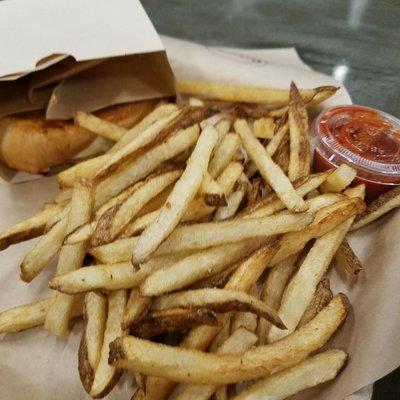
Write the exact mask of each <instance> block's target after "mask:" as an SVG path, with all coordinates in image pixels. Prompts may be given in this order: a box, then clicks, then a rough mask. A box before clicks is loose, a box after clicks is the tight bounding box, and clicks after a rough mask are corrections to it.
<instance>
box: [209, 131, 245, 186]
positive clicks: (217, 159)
mask: <svg viewBox="0 0 400 400" xmlns="http://www.w3.org/2000/svg"><path fill="white" fill-rule="evenodd" d="M239 145H240V139H239V136H238V135H236V133H228V134H226V135H225V137H224V138H223V139H222V140H221V142H220V143H219V144H218V146H217V147H216V148H215V151H214V155H213V157H212V158H211V160H210V165H209V167H208V172H209V173H210V175H211V176H212V177H213V178H216V177H217V176H218V175H219V174H220V173H221V172H222V171H223V170H224V169H225V168H226V167H227V166H228V164H229V163H230V162H231V161H232V159H233V157H234V155H235V154H236V152H237V151H238V149H239Z"/></svg>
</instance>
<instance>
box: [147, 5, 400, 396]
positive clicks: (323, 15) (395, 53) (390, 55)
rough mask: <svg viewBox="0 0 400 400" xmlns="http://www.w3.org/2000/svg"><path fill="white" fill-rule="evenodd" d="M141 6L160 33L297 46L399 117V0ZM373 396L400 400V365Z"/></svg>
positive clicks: (361, 96) (366, 99)
mask: <svg viewBox="0 0 400 400" xmlns="http://www.w3.org/2000/svg"><path fill="white" fill-rule="evenodd" d="M142 4H143V6H144V7H145V9H146V11H147V12H148V14H149V16H150V18H151V20H152V21H153V23H154V25H155V27H156V29H157V30H158V32H159V33H162V34H166V35H170V36H175V37H178V38H182V39H188V40H193V41H197V42H200V43H202V44H207V45H217V46H236V47H244V48H266V47H269V48H271V47H288V46H295V47H296V48H297V50H298V52H299V54H300V56H301V57H302V59H303V60H304V61H305V62H306V63H307V64H309V65H310V66H312V67H313V68H314V69H316V70H317V71H320V72H324V73H326V74H330V75H334V76H335V77H336V79H337V80H339V81H341V82H342V83H344V84H345V85H346V87H347V89H348V90H349V92H350V95H351V96H352V99H353V101H354V103H357V104H362V105H366V106H372V107H376V108H379V109H382V110H385V111H387V112H389V113H391V114H393V115H396V116H397V117H400V95H399V94H400V76H399V75H400V27H399V21H400V1H398V0H396V1H394V0H393V1H389V0H380V1H378V0H377V1H370V0H347V1H346V0H336V1H334V0H311V1H308V2H307V1H304V0H291V1H278V0H275V1H270V0H219V1H212V0H202V1H201V0H200V1H199V0H197V1H196V0H180V1H178V0H142ZM382 356H384V355H382ZM373 399H374V400H394V399H397V400H398V399H400V369H399V370H397V371H396V372H394V373H392V374H390V375H389V376H387V377H386V378H384V379H382V380H381V381H379V382H378V383H377V384H376V385H375V390H374V397H373Z"/></svg>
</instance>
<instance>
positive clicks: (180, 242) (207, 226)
mask: <svg viewBox="0 0 400 400" xmlns="http://www.w3.org/2000/svg"><path fill="white" fill-rule="evenodd" d="M313 219H314V215H313V214H312V213H302V214H287V213H281V214H276V215H271V216H269V217H261V218H249V219H244V218H241V219H232V220H229V221H218V222H206V223H201V224H192V225H183V226H179V227H177V228H176V229H175V230H174V231H173V232H172V233H171V234H170V235H169V237H168V239H166V240H165V241H164V243H163V244H162V245H161V246H160V247H159V248H158V249H157V251H156V252H155V253H154V254H155V255H163V254H171V253H175V252H180V251H194V250H201V249H206V248H208V247H212V246H220V245H223V244H228V243H236V242H241V241H243V240H247V239H250V238H266V237H268V236H274V235H279V234H282V233H285V232H291V231H300V230H302V229H304V228H305V227H306V226H307V225H309V224H310V223H311V222H312V221H313Z"/></svg>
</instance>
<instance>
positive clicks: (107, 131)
mask: <svg viewBox="0 0 400 400" xmlns="http://www.w3.org/2000/svg"><path fill="white" fill-rule="evenodd" d="M74 119H75V123H76V124H77V125H78V126H81V127H82V128H85V129H87V130H89V131H91V132H94V133H95V134H96V135H99V136H102V137H104V138H106V139H109V140H112V141H113V142H118V140H120V139H121V138H122V136H124V135H125V133H126V131H127V129H125V128H123V127H122V126H119V125H117V124H114V123H112V122H110V121H106V120H104V119H101V118H98V117H96V116H95V115H93V114H90V113H85V112H83V111H77V112H76V113H75V117H74Z"/></svg>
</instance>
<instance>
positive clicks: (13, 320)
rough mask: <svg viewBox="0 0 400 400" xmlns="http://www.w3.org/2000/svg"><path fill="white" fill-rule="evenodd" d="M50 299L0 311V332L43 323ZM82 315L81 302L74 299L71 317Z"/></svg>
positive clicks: (27, 327) (9, 331)
mask: <svg viewBox="0 0 400 400" xmlns="http://www.w3.org/2000/svg"><path fill="white" fill-rule="evenodd" d="M50 302H51V299H44V300H40V301H36V302H33V303H30V304H24V305H22V306H17V307H14V308H10V309H9V310H6V311H3V312H1V313H0V333H15V332H20V331H23V330H25V329H30V328H34V327H36V326H39V325H43V323H44V320H45V318H46V313H47V310H48V308H49V306H50ZM81 315H82V302H81V301H80V299H79V298H78V299H75V301H74V303H73V305H72V312H71V318H75V317H80V316H81Z"/></svg>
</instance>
